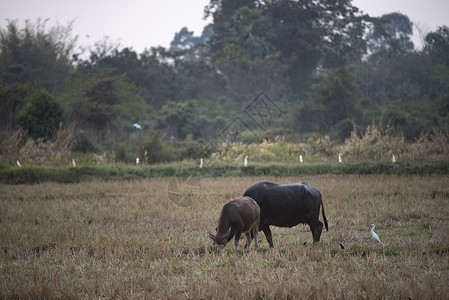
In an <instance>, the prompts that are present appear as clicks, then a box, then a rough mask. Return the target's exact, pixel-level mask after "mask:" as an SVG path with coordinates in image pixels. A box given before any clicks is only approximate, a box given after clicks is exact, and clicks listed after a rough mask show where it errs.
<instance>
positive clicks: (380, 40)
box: [368, 13, 414, 59]
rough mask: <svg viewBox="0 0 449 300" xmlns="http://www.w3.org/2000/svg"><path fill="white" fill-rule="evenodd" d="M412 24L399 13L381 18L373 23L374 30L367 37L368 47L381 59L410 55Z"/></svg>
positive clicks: (412, 46)
mask: <svg viewBox="0 0 449 300" xmlns="http://www.w3.org/2000/svg"><path fill="white" fill-rule="evenodd" d="M412 35H413V23H412V22H411V21H410V19H409V18H408V17H407V16H406V15H404V14H401V13H390V14H385V15H383V16H381V17H380V18H379V19H377V21H376V22H375V23H374V30H373V32H372V34H371V35H370V36H369V42H368V47H369V49H370V51H371V53H375V54H377V55H378V56H380V57H382V58H383V59H389V58H391V57H395V56H399V55H404V54H406V53H410V52H411V51H412V50H413V48H414V45H413V42H412V41H411V39H410V38H411V36H412Z"/></svg>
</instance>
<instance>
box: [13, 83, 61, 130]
mask: <svg viewBox="0 0 449 300" xmlns="http://www.w3.org/2000/svg"><path fill="white" fill-rule="evenodd" d="M62 115H63V110H62V107H61V105H59V103H57V102H56V101H55V99H54V98H53V97H52V96H51V95H50V94H49V93H48V92H47V91H46V90H45V89H42V90H40V91H37V92H36V93H35V94H34V95H33V98H32V100H31V102H30V104H29V105H28V106H26V107H25V109H24V110H23V111H21V112H20V113H19V115H18V117H17V123H19V125H20V126H21V127H22V128H23V129H24V130H26V131H27V132H28V135H30V136H31V137H32V138H33V139H38V138H44V139H51V138H52V137H53V134H54V133H55V132H56V130H57V129H58V126H59V125H60V124H61V122H62Z"/></svg>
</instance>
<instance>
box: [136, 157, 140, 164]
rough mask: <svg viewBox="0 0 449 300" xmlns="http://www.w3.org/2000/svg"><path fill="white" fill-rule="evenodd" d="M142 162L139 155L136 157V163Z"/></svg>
mask: <svg viewBox="0 0 449 300" xmlns="http://www.w3.org/2000/svg"><path fill="white" fill-rule="evenodd" d="M139 162H140V159H139V158H138V157H136V165H138V164H139Z"/></svg>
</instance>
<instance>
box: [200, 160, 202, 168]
mask: <svg viewBox="0 0 449 300" xmlns="http://www.w3.org/2000/svg"><path fill="white" fill-rule="evenodd" d="M202 167H203V159H202V158H200V168H202Z"/></svg>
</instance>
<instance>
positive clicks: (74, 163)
mask: <svg viewBox="0 0 449 300" xmlns="http://www.w3.org/2000/svg"><path fill="white" fill-rule="evenodd" d="M72 166H73V167H74V168H75V167H76V162H75V160H74V159H73V158H72Z"/></svg>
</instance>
